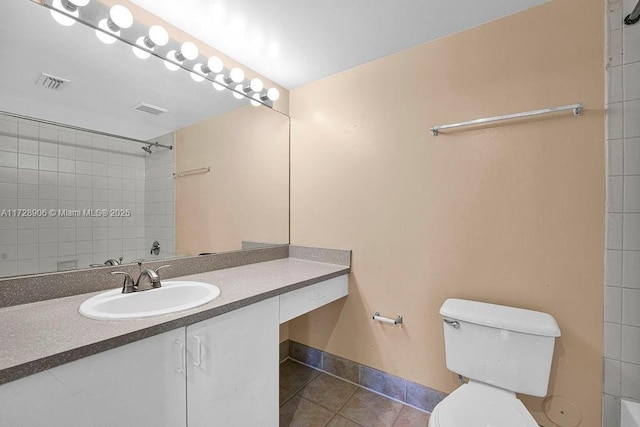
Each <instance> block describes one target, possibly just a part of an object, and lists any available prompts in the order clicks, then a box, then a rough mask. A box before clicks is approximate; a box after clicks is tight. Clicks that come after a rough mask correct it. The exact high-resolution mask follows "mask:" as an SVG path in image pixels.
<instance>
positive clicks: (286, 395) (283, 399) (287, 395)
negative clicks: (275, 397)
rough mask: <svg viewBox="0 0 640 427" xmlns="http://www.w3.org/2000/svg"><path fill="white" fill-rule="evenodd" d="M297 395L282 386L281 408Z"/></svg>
mask: <svg viewBox="0 0 640 427" xmlns="http://www.w3.org/2000/svg"><path fill="white" fill-rule="evenodd" d="M294 394H295V393H294V392H293V391H291V390H289V389H286V388H284V387H282V386H280V406H282V405H283V404H284V403H285V402H286V401H287V400H289V399H290V398H291V396H293V395H294Z"/></svg>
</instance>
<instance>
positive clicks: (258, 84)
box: [242, 77, 264, 93]
mask: <svg viewBox="0 0 640 427" xmlns="http://www.w3.org/2000/svg"><path fill="white" fill-rule="evenodd" d="M262 89H264V83H262V80H260V79H259V78H257V77H256V78H254V79H251V82H249V84H248V85H247V86H245V87H244V88H242V90H243V91H244V93H249V92H260V91H261V90H262Z"/></svg>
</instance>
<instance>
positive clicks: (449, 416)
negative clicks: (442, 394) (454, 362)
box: [429, 381, 538, 427]
mask: <svg viewBox="0 0 640 427" xmlns="http://www.w3.org/2000/svg"><path fill="white" fill-rule="evenodd" d="M429 427H538V423H537V422H536V421H535V419H534V418H533V417H532V416H531V414H530V413H529V411H527V409H526V408H525V407H524V405H523V404H522V402H521V401H520V399H518V398H517V397H516V395H515V393H513V392H510V391H507V390H503V389H500V388H497V387H493V386H491V385H489V384H483V383H477V382H475V381H470V382H469V383H468V384H465V385H463V386H461V387H458V388H457V389H456V390H454V391H453V393H451V394H450V395H449V396H448V397H447V398H446V399H444V400H443V401H442V402H440V404H438V405H437V406H436V407H435V408H434V410H433V412H432V413H431V417H430V418H429Z"/></svg>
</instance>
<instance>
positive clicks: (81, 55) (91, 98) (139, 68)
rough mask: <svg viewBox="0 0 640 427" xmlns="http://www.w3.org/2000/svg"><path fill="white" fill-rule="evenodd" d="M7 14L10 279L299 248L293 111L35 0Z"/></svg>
mask: <svg viewBox="0 0 640 427" xmlns="http://www.w3.org/2000/svg"><path fill="white" fill-rule="evenodd" d="M93 3H96V4H98V5H99V3H97V2H92V4H93ZM99 6H101V7H102V8H101V9H100V8H98V9H95V10H98V11H100V10H107V11H108V8H106V7H105V6H103V5H99ZM96 7H98V6H96ZM0 9H1V12H2V13H0V48H1V49H2V51H3V52H5V53H6V54H7V55H8V57H10V58H11V60H10V61H9V60H7V61H2V62H1V63H0V74H1V75H2V76H3V79H1V81H0V93H1V94H2V96H1V97H0V111H3V112H7V113H8V114H0V276H1V277H7V276H14V275H21V274H33V273H41V272H50V271H60V270H67V269H72V268H87V267H89V266H92V265H99V266H102V265H105V263H107V264H110V263H111V264H113V263H115V262H124V263H129V262H133V261H135V260H138V259H145V260H156V259H160V258H167V257H174V256H176V255H178V254H180V255H197V254H199V253H211V252H220V251H227V250H239V249H241V248H242V247H243V241H244V242H245V247H250V246H251V245H252V244H254V243H246V242H257V244H264V243H267V244H282V243H288V241H289V231H288V223H289V217H288V210H289V204H288V203H289V202H288V188H289V182H288V170H289V158H288V150H289V148H288V147H289V140H288V135H289V119H288V117H287V116H286V115H283V114H281V113H278V112H277V111H274V110H272V109H270V108H267V107H264V106H260V107H258V108H255V107H253V106H251V105H250V103H249V100H248V99H247V98H243V99H237V98H236V97H234V96H232V94H233V92H231V91H229V90H226V89H225V90H224V91H222V92H219V91H217V90H215V88H214V87H213V85H211V84H210V82H208V81H204V82H201V83H198V82H194V79H192V77H191V73H189V72H185V71H184V70H178V71H176V72H170V71H168V70H167V69H166V67H165V66H164V64H163V61H162V60H161V59H159V58H157V57H155V56H153V55H151V56H150V57H149V58H147V59H146V60H141V59H139V58H138V57H137V56H135V55H134V54H133V53H132V49H131V46H130V45H127V44H126V43H123V42H121V41H116V42H115V43H113V44H110V45H105V44H103V43H101V42H100V41H99V40H98V38H97V37H96V35H95V30H94V29H93V28H91V27H88V26H84V25H82V24H78V23H76V24H75V25H73V26H71V27H65V26H62V25H59V24H58V23H57V22H56V21H54V20H53V19H52V17H51V14H50V11H49V10H48V9H47V8H45V7H43V6H41V5H39V4H36V3H34V2H32V1H28V0H21V1H13V2H7V3H5V4H3V5H2V6H0ZM29 28H31V29H34V30H33V31H25V29H29ZM136 29H137V30H140V26H139V24H136V23H134V24H133V26H132V27H131V29H130V30H132V31H133V30H136ZM18 34H19V36H18ZM172 43H174V44H175V42H173V41H171V40H170V41H169V43H168V44H167V47H172ZM175 45H176V46H177V44H175ZM173 47H175V46H173ZM47 75H48V76H47ZM141 103H142V104H145V105H147V107H146V108H142V109H134V108H132V107H136V106H139V105H140V104H141ZM154 107H158V108H154ZM143 110H147V111H146V112H144V111H143ZM148 110H156V111H155V113H158V111H159V112H160V113H159V115H154V114H149V111H148ZM133 140H139V141H149V144H140V143H139V142H136V141H133ZM163 146H164V147H163ZM168 147H170V148H168ZM201 168H205V169H202V170H201ZM200 172H202V173H200ZM174 173H177V174H178V175H180V176H177V177H174Z"/></svg>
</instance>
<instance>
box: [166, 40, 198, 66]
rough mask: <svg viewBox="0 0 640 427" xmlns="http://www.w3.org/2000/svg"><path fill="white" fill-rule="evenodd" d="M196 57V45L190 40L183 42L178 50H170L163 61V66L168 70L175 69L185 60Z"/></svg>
mask: <svg viewBox="0 0 640 427" xmlns="http://www.w3.org/2000/svg"><path fill="white" fill-rule="evenodd" d="M197 57H198V47H197V46H196V45H195V44H193V43H191V42H184V43H182V45H181V46H180V49H178V50H170V51H169V53H167V59H168V60H169V61H164V65H165V67H167V69H168V70H170V71H176V70H177V69H179V68H180V66H181V65H182V63H183V62H184V61H185V60H187V59H188V60H193V59H196V58H197Z"/></svg>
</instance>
